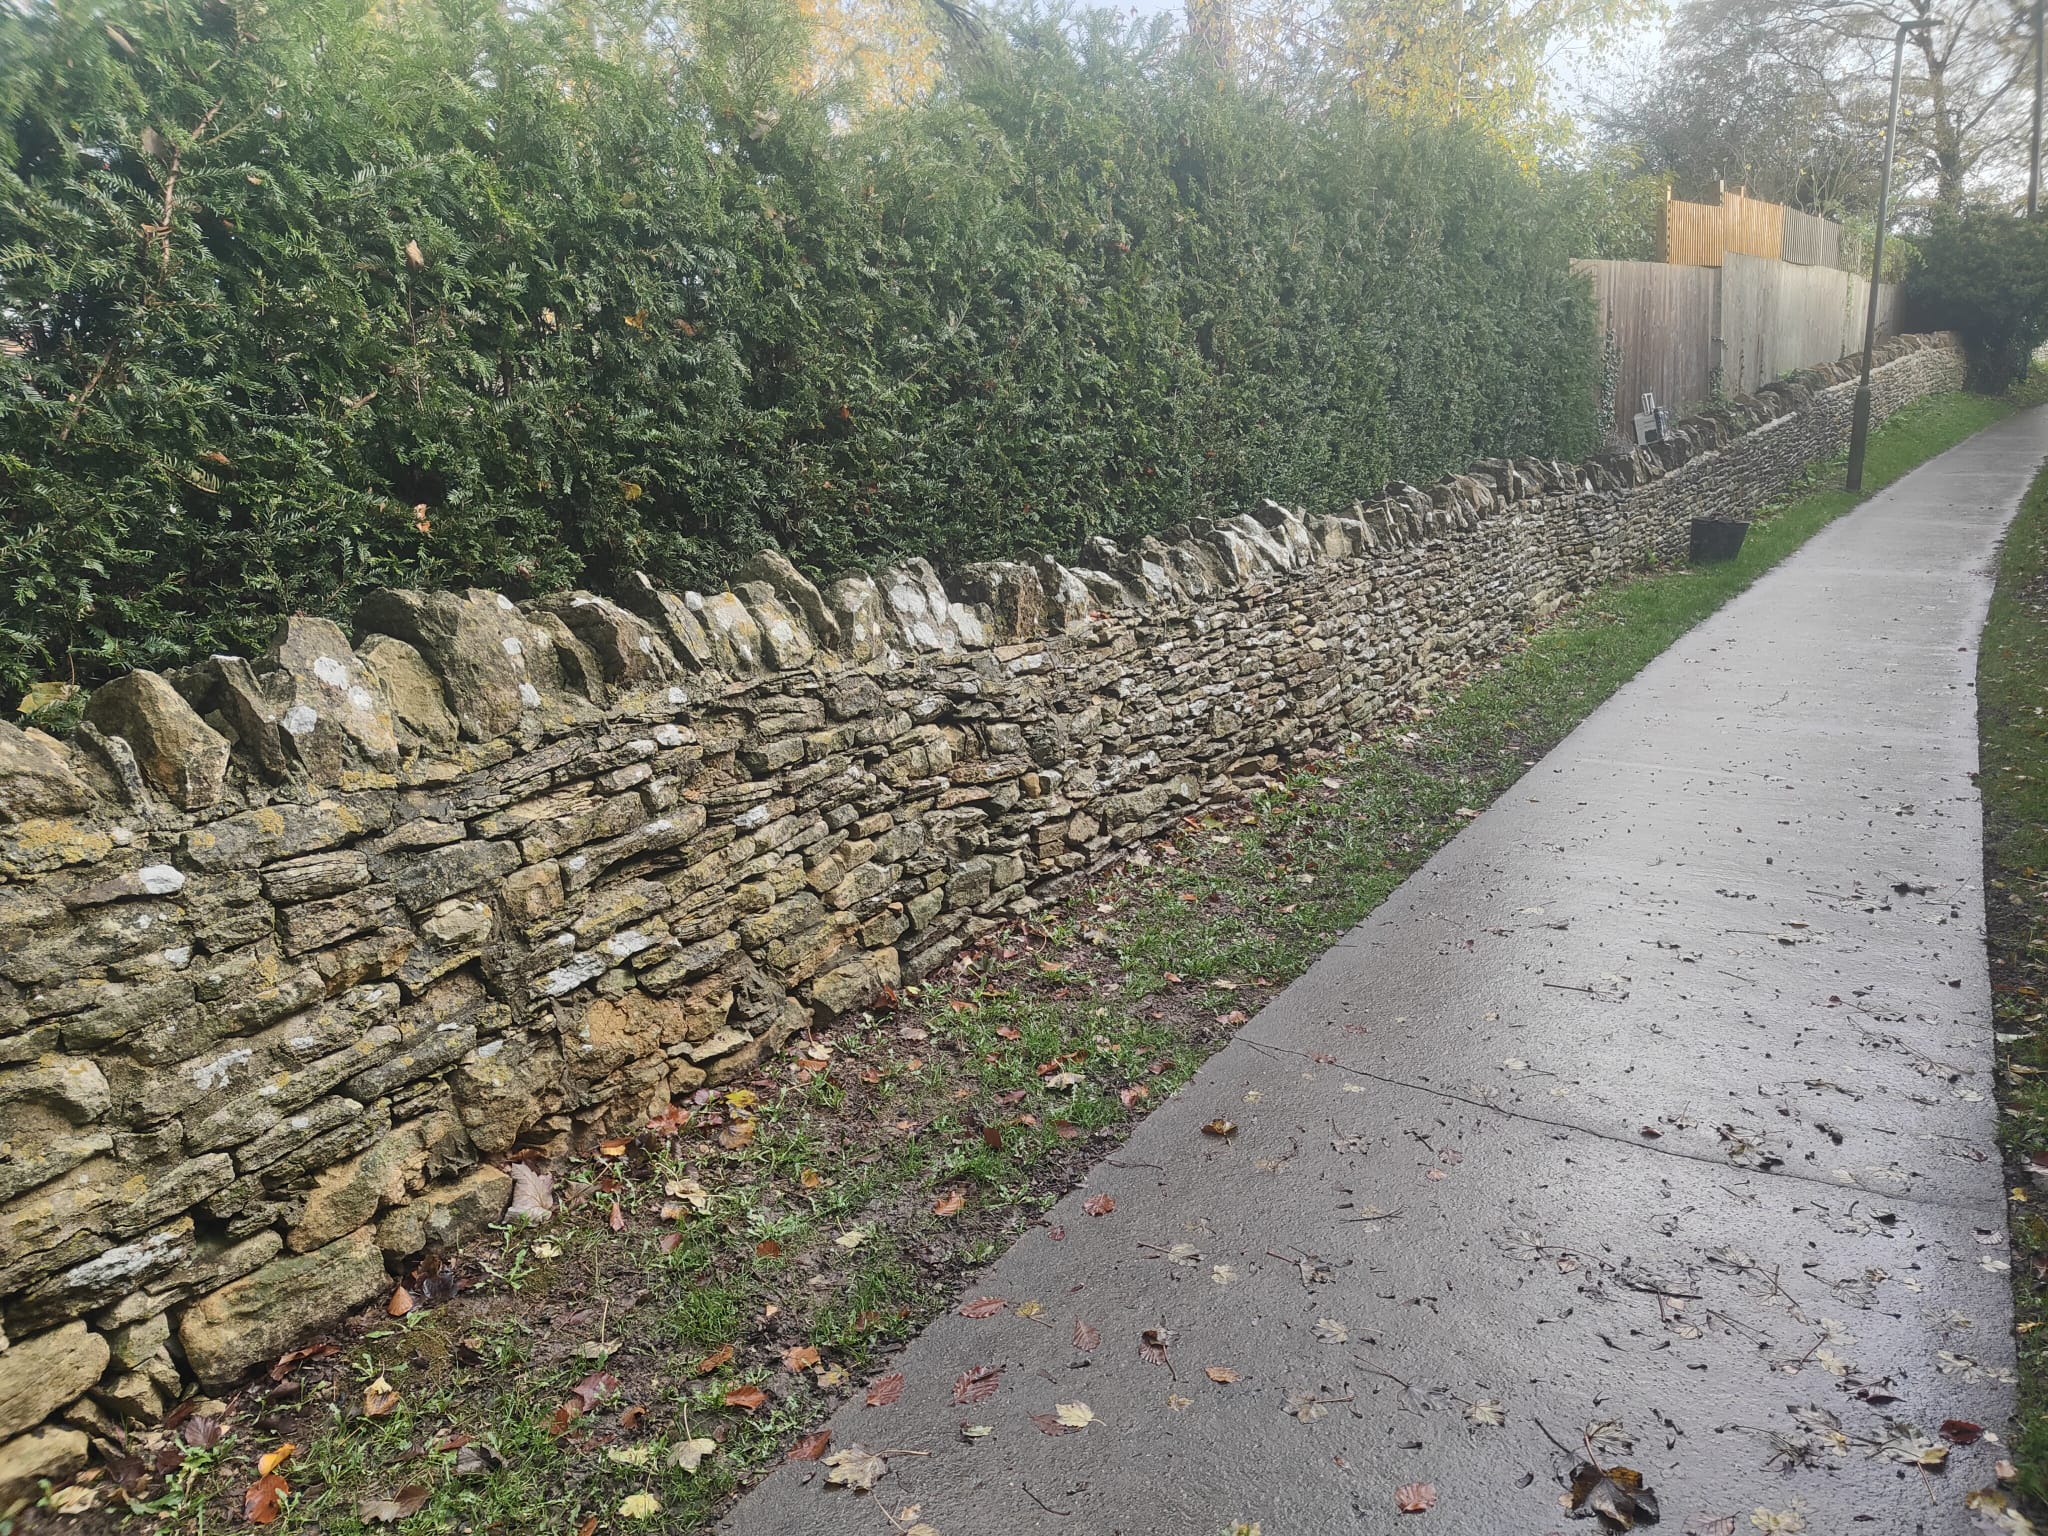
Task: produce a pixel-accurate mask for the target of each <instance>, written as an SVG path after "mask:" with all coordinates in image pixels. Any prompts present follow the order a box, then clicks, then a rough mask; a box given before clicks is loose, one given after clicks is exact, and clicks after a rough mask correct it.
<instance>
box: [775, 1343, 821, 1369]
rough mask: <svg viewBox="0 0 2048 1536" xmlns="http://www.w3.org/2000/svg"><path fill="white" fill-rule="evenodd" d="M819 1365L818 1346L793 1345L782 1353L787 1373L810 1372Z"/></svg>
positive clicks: (783, 1365) (783, 1364)
mask: <svg viewBox="0 0 2048 1536" xmlns="http://www.w3.org/2000/svg"><path fill="white" fill-rule="evenodd" d="M817 1363H818V1346H817V1345H815V1344H793V1345H791V1346H790V1347H789V1348H788V1349H785V1350H784V1351H783V1352H782V1368H783V1369H784V1370H785V1371H808V1370H809V1369H810V1368H811V1367H812V1366H814V1365H816V1364H817Z"/></svg>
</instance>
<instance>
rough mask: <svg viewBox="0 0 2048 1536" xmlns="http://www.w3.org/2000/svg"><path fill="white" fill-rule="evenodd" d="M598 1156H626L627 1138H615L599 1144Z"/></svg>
mask: <svg viewBox="0 0 2048 1536" xmlns="http://www.w3.org/2000/svg"><path fill="white" fill-rule="evenodd" d="M597 1155H598V1156H599V1157H624V1156H625V1155H626V1141H625V1138H624V1137H622V1136H613V1137H611V1138H609V1139H608V1140H605V1141H601V1142H599V1143H598V1144H597Z"/></svg>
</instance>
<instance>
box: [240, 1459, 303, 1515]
mask: <svg viewBox="0 0 2048 1536" xmlns="http://www.w3.org/2000/svg"><path fill="white" fill-rule="evenodd" d="M291 1491H292V1485H291V1484H290V1483H288V1482H286V1481H285V1480H284V1479H283V1478H281V1477H279V1476H278V1475H277V1474H276V1473H275V1472H272V1473H270V1474H269V1475H267V1476H265V1477H259V1478H257V1479H256V1481H255V1482H253V1483H251V1484H250V1485H249V1486H248V1487H247V1488H246V1489H244V1490H243V1493H242V1518H243V1519H244V1520H246V1521H248V1522H249V1523H250V1524H251V1525H271V1524H273V1523H275V1521H276V1520H277V1517H278V1516H279V1515H281V1514H283V1513H284V1506H283V1503H282V1502H281V1501H282V1500H283V1498H284V1496H285V1495H286V1494H288V1493H290V1492H291Z"/></svg>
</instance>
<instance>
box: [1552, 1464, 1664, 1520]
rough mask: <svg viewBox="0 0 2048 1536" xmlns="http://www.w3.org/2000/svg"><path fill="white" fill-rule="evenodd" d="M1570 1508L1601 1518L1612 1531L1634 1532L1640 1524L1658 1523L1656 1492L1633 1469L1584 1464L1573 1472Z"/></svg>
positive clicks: (1576, 1512)
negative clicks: (1647, 1486)
mask: <svg viewBox="0 0 2048 1536" xmlns="http://www.w3.org/2000/svg"><path fill="white" fill-rule="evenodd" d="M1567 1499H1568V1503H1567V1504H1566V1508H1568V1509H1570V1510H1571V1512H1572V1513H1573V1514H1575V1515H1578V1514H1590V1515H1598V1516H1599V1517H1600V1519H1601V1521H1602V1522H1603V1523H1604V1524H1605V1525H1606V1527H1607V1528H1608V1529H1609V1530H1614V1531H1632V1530H1634V1529H1635V1528H1636V1525H1637V1523H1638V1522H1640V1523H1641V1524H1644V1525H1655V1524H1656V1523H1657V1516H1658V1510H1657V1494H1656V1490H1655V1489H1652V1488H1646V1487H1644V1486H1643V1474H1642V1473H1640V1472H1638V1471H1636V1469H1635V1468H1633V1467H1605V1468H1603V1467H1599V1466H1596V1465H1594V1464H1593V1463H1592V1462H1590V1461H1582V1462H1580V1463H1579V1464H1578V1466H1577V1467H1575V1468H1573V1469H1572V1486H1571V1492H1570V1493H1569V1494H1568V1495H1567Z"/></svg>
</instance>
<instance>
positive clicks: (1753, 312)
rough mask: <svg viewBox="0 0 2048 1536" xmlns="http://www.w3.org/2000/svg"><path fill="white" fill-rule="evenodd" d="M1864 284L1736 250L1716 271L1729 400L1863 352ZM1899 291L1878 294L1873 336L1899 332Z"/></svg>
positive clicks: (1866, 295)
mask: <svg viewBox="0 0 2048 1536" xmlns="http://www.w3.org/2000/svg"><path fill="white" fill-rule="evenodd" d="M1869 295H1870V283H1869V280H1868V279H1867V278H1862V277H1858V276H1856V275H1855V274H1853V273H1849V272H1837V271H1835V270H1834V269H1832V268H1830V267H1808V266H1794V265H1792V264H1791V263H1789V262H1783V261H1763V260H1760V259H1759V258H1757V257H1754V256H1740V255H1737V254H1736V253H1734V252H1733V251H1731V252H1729V253H1728V257H1727V259H1726V260H1725V261H1724V262H1723V263H1722V265H1721V384H1722V388H1724V389H1726V390H1727V391H1728V392H1729V393H1731V394H1750V393H1753V392H1754V391H1755V390H1756V388H1757V386H1758V385H1760V384H1768V383H1769V382H1770V381H1771V380H1772V379H1781V378H1783V377H1784V376H1785V375H1786V374H1788V373H1791V372H1793V371H1794V370H1795V369H1799V368H1810V367H1812V366H1813V365H1814V364H1815V363H1832V362H1836V361H1838V360H1840V359H1841V358H1844V357H1847V356H1848V355H1849V354H1850V353H1851V352H1856V351H1860V350H1861V349H1862V346H1863V311H1864V306H1865V305H1866V304H1868V303H1869ZM1898 301H1899V296H1898V287H1897V285H1896V284H1893V283H1887V284H1885V285H1884V287H1883V289H1882V290H1880V292H1879V295H1878V335H1879V336H1889V335H1895V334H1896V333H1897V326H1898Z"/></svg>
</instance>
